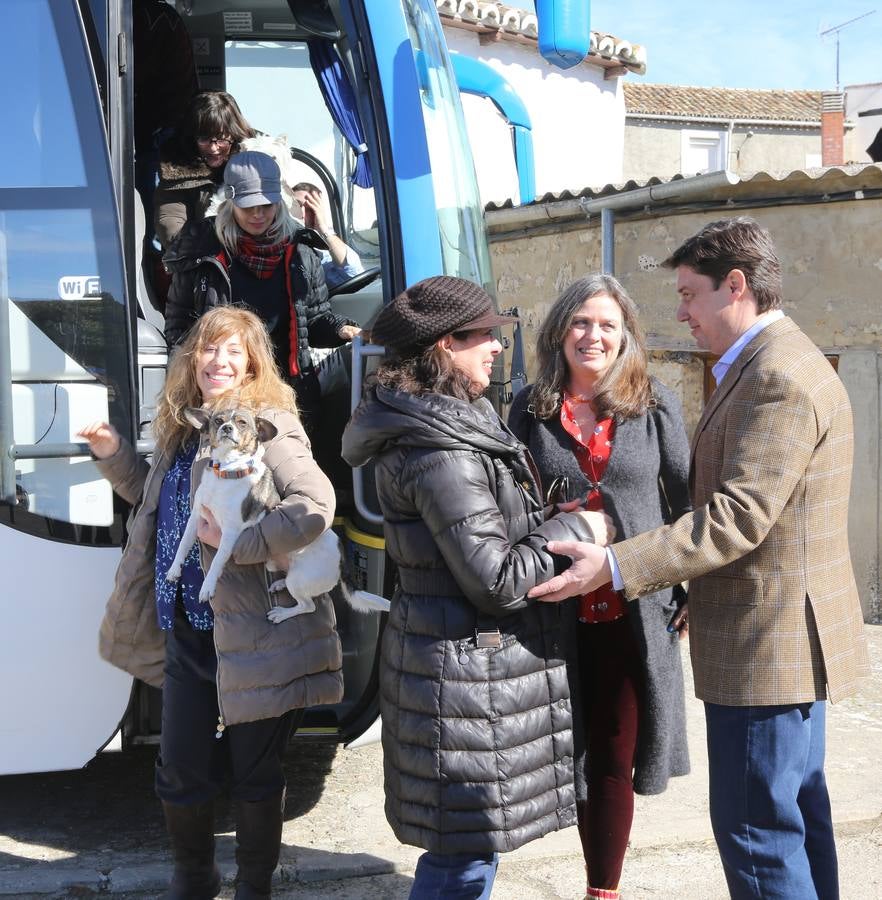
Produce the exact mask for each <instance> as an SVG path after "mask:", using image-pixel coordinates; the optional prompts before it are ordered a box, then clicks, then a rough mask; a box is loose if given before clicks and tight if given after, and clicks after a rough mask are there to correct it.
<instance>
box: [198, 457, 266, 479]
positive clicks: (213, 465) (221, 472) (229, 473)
mask: <svg viewBox="0 0 882 900" xmlns="http://www.w3.org/2000/svg"><path fill="white" fill-rule="evenodd" d="M208 467H209V468H210V469H211V471H212V472H214V474H215V475H217V477H218V478H247V477H248V476H249V475H252V474H254V472H256V471H257V468H256V466H255V465H254V460H253V459H249V460H248V462H247V463H246V464H245V466H244V468H241V469H224V468H222V466H221V464H220V463H219V462H216V461H215V460H213V459H212V460H209V462H208Z"/></svg>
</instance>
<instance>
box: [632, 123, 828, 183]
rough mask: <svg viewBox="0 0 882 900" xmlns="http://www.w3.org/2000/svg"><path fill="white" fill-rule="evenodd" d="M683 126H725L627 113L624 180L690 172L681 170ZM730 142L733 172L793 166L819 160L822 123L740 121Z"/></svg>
mask: <svg viewBox="0 0 882 900" xmlns="http://www.w3.org/2000/svg"><path fill="white" fill-rule="evenodd" d="M684 130H685V131H689V132H703V131H706V132H712V133H718V132H726V131H727V130H728V129H727V126H726V125H724V124H720V125H702V124H700V123H696V124H692V123H688V122H659V121H654V120H651V119H636V118H634V119H632V118H628V119H626V120H625V148H624V163H623V165H622V170H623V177H624V180H626V181H627V180H629V179H633V180H634V181H637V182H638V183H642V182H646V181H648V180H649V179H650V178H652V177H657V178H670V177H671V176H672V175H678V174H687V175H694V174H695V173H694V172H684V168H683V167H684V163H683V160H682V156H681V150H682V139H681V135H682V133H683V131H684ZM748 135H749V136H748ZM727 140H728V138H727ZM728 142H729V148H728V162H729V165H728V168H729V170H730V171H732V172H736V173H743V172H793V171H796V170H799V169H805V168H808V167H811V166H819V165H820V164H821V163H820V160H821V129H820V128H817V129H812V130H809V129H798V128H771V127H753V126H747V125H738V126H736V127H735V128H734V129H733V131H732V135H731V140H729V141H728Z"/></svg>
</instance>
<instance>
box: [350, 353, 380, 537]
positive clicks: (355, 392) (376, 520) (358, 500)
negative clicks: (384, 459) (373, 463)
mask: <svg viewBox="0 0 882 900" xmlns="http://www.w3.org/2000/svg"><path fill="white" fill-rule="evenodd" d="M385 352H386V351H385V350H384V349H383V348H382V347H380V346H379V345H378V344H365V343H364V342H363V341H362V339H361V336H360V335H356V336H355V337H354V338H353V339H352V377H351V379H350V380H351V384H352V398H351V403H350V411H351V412H354V411H355V407H356V406H358V404H359V403H360V402H361V390H362V386H363V384H364V360H365V359H366V358H367V357H369V356H383V355H384V354H385ZM352 495H353V499H354V500H355V509H356V510H357V511H358V514H359V515H360V516H361V517H362V518H363V519H364V520H365V521H367V522H371V523H372V524H374V525H382V524H383V517H382V516H381V515H380V514H379V513H376V512H374V511H373V510H372V509H370V508H369V507H368V505H367V500H366V498H365V489H364V470H363V469H362V468H357V469H355V468H354V469H353V470H352Z"/></svg>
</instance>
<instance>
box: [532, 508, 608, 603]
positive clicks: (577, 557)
mask: <svg viewBox="0 0 882 900" xmlns="http://www.w3.org/2000/svg"><path fill="white" fill-rule="evenodd" d="M583 502H584V501H582V500H571V501H569V502H567V503H558V504H556V511H557V512H575V513H577V514H578V515H579V516H580V518H582V519H583V520H584V522H585V524H586V525H587V526H588V528H589V529H590V531H591V534H592V535H593V537H594V543H593V544H589V543H587V542H586V541H549V542H548V543H547V544H546V548H547V549H548V550H549V551H550V552H551V553H557V554H559V555H561V556H569V557H570V559H572V560H573V564H572V565H571V566H570V568H569V569H567V570H566V571H565V572H562V573H561V574H560V575H555V576H554V578H551V579H549V580H548V581H546V582H544V583H543V584H537V585H536V586H535V587H534V588H531V589H530V591H529V592H528V594H527V596H528V597H530V598H532V599H533V600H542V601H543V602H545V603H559V602H560V601H561V600H566V599H567V598H568V597H576V596H581V595H582V594H588V593H590V592H591V591H594V590H596V589H597V588H599V587H601V586H602V585H604V584H608V583H609V582H610V581H611V580H612V571H611V569H610V565H609V561H608V559H607V554H606V549H605V548H606V546H607V545H608V544H611V543H612V542H613V541H614V540H615V536H616V528H615V525H613V522H612V519H611V518H610V517H609V516H608V515H607V514H606V513H603V512H594V511H591V510H586V509H583V508H582V505H583ZM552 511H553V510H552Z"/></svg>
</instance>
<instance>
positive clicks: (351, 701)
mask: <svg viewBox="0 0 882 900" xmlns="http://www.w3.org/2000/svg"><path fill="white" fill-rule="evenodd" d="M348 5H349V4H345V3H340V2H332V3H330V4H326V3H324V2H316V0H290V2H288V0H270V2H266V0H264V2H260V3H257V2H254V3H250V2H247V0H246V2H243V0H235V2H225V0H211V2H203V0H191V2H189V3H187V4H186V5H181V4H179V5H178V8H179V11H181V13H182V20H183V22H184V24H185V26H186V28H187V31H188V33H189V35H190V37H191V40H192V42H193V47H194V59H195V62H196V69H197V75H198V77H199V82H200V87H201V88H202V89H203V90H225V91H227V92H229V93H230V94H231V95H232V96H233V97H235V99H236V102H237V103H238V105H239V107H240V108H241V110H242V113H243V115H244V116H245V118H246V120H247V121H248V122H249V124H250V125H251V126H252V127H254V128H256V129H257V130H258V131H259V132H261V133H262V134H261V137H259V138H258V139H257V143H256V144H255V145H254V146H253V147H252V148H251V149H256V150H262V151H264V152H267V153H269V154H270V155H271V156H273V158H274V159H276V161H277V162H278V163H279V165H280V167H281V169H282V176H283V182H285V183H286V184H288V185H297V184H300V183H307V184H310V185H313V186H315V187H317V188H318V189H319V190H320V192H321V195H322V204H323V207H324V212H325V219H326V221H327V222H328V224H331V225H332V226H333V228H334V231H335V232H336V233H337V235H338V236H339V237H340V238H341V239H342V240H343V241H344V242H345V243H346V244H347V245H348V246H349V247H350V248H351V249H352V251H354V253H355V254H356V256H357V258H358V260H359V261H360V265H361V268H362V270H363V271H362V272H361V273H360V274H358V275H355V276H354V277H351V278H349V277H347V278H346V279H342V280H341V278H340V277H339V275H338V274H337V273H329V272H328V270H327V268H326V272H325V274H326V279H327V280H328V283H329V285H332V287H331V291H330V293H331V306H332V308H333V310H334V312H336V313H339V314H340V315H344V316H347V317H348V318H350V319H352V320H354V321H355V322H357V323H358V324H360V325H362V326H365V325H367V324H369V322H370V321H371V319H372V318H373V317H374V316H375V315H376V313H377V312H378V310H379V309H380V307H381V306H382V304H383V302H384V298H386V299H388V296H389V293H390V291H391V290H392V288H393V286H394V284H395V283H397V284H399V285H400V283H401V282H400V279H397V282H396V280H395V279H393V280H391V281H390V280H389V279H388V277H387V276H388V273H389V272H390V270H393V269H394V265H391V264H390V262H389V260H390V259H391V258H392V257H394V256H395V255H398V251H397V250H396V249H395V246H396V244H397V242H398V240H399V238H398V234H397V231H396V230H395V229H392V230H391V232H390V231H389V230H388V229H386V228H385V222H384V217H385V208H384V199H385V197H386V195H385V194H384V193H383V190H382V188H381V187H379V186H377V183H378V181H379V180H380V179H376V178H375V177H374V175H375V174H376V169H375V170H374V172H372V173H371V174H365V173H366V172H367V171H369V167H367V166H366V158H368V157H370V158H371V164H372V165H373V166H376V162H375V160H376V159H377V158H378V154H376V153H374V152H369V151H368V149H367V148H368V145H369V144H370V145H371V146H372V147H375V146H376V141H377V137H376V133H377V129H378V128H380V127H381V126H378V124H377V123H376V121H375V119H374V116H373V114H372V113H371V112H370V110H369V109H367V110H365V109H364V108H363V107H362V108H361V109H357V108H356V103H357V101H356V100H355V92H354V90H353V84H354V82H355V77H354V70H353V60H354V59H355V56H354V53H353V48H354V47H355V46H356V45H357V43H358V42H357V41H355V40H352V39H351V37H350V34H351V33H352V32H347V27H346V25H345V23H344V19H346V16H344V14H343V11H342V10H341V7H342V6H347V7H348ZM352 5H360V3H354V4H352ZM349 21H352V19H351V18H350V19H349ZM136 64H137V61H136ZM353 120H355V121H357V124H358V129H359V130H358V131H357V133H358V134H359V135H360V138H359V139H357V140H356V137H355V134H356V132H355V131H353V130H352V129H353V126H352V122H353ZM362 157H365V159H362ZM292 211H293V212H294V214H295V215H300V210H299V209H298V208H297V207H296V206H293V207H292ZM326 265H327V263H326ZM399 289H400V288H399ZM312 352H313V357H314V362H315V363H316V365H317V367H318V372H319V379H320V382H321V384H322V406H321V413H320V415H321V420H320V423H319V425H318V427H317V428H316V430H315V433H316V434H315V439H314V442H313V452H314V454H315V456H316V459H317V460H318V462H319V464H320V465H321V466H322V468H323V469H324V470H325V471H326V472H327V473H328V475H329V476H330V477H331V480H332V481H333V483H334V487H335V489H336V493H337V513H338V519H337V522H336V524H335V527H336V529H337V531H338V532H339V533H340V535H341V537H342V538H343V540H344V546H346V547H347V550H348V556H349V559H350V567H351V570H352V574H353V577H354V579H355V581H356V582H357V583H358V585H359V586H361V587H365V588H367V589H368V590H371V591H373V592H374V593H378V594H384V593H386V595H388V586H385V585H384V583H383V572H384V566H383V560H384V558H385V545H384V542H383V538H382V528H381V527H378V526H376V525H374V524H371V523H366V522H363V521H360V520H359V519H358V516H357V514H356V513H355V509H354V504H353V500H352V472H351V470H350V469H349V467H348V466H346V465H345V463H343V461H342V459H341V457H340V438H341V436H342V432H343V428H344V426H345V424H346V422H347V421H348V419H349V414H350V408H349V403H350V377H351V365H352V363H351V348H350V347H348V346H347V347H344V348H339V349H329V348H318V347H316V348H313V351H312ZM337 617H338V629H339V632H340V636H341V640H342V643H343V656H344V658H343V675H344V684H345V695H344V698H343V701H342V702H341V703H340V704H337V705H336V706H333V707H325V708H317V709H312V710H309V711H308V712H307V714H306V716H305V719H304V722H303V724H302V725H301V726H300V728H299V730H298V734H299V735H300V736H303V735H307V736H309V735H320V734H328V735H330V734H333V735H336V736H337V737H338V738H339V739H341V740H350V739H352V738H354V737H357V736H358V735H360V734H361V733H362V731H364V729H365V728H367V727H368V726H369V725H370V724H371V723H372V722H373V721H374V719H375V718H376V716H377V681H376V671H377V648H378V645H379V635H380V629H381V627H382V617H381V616H380V615H378V614H369V615H366V614H361V613H357V612H354V611H353V610H352V609H351V608H350V607H349V606H348V605H347V604H345V603H339V604H338V605H337Z"/></svg>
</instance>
